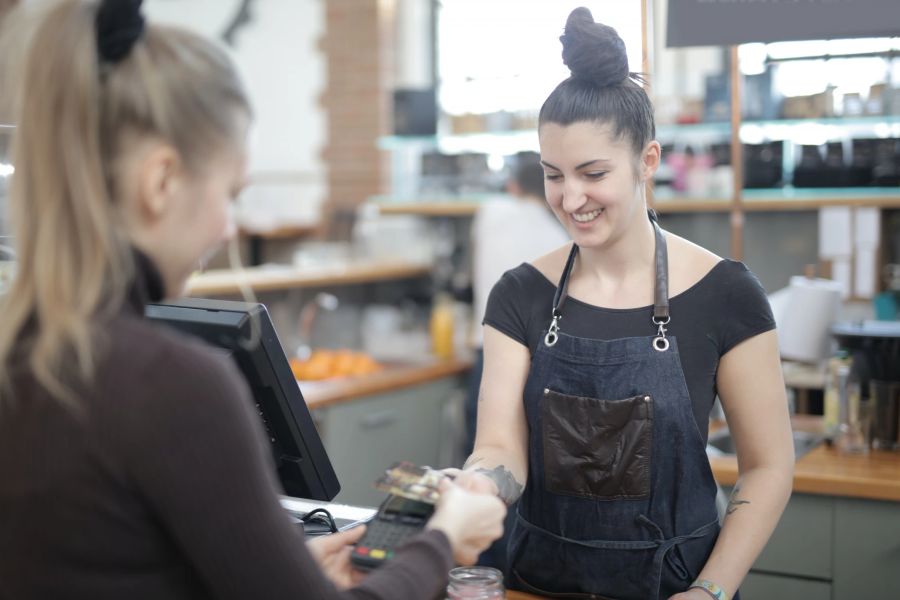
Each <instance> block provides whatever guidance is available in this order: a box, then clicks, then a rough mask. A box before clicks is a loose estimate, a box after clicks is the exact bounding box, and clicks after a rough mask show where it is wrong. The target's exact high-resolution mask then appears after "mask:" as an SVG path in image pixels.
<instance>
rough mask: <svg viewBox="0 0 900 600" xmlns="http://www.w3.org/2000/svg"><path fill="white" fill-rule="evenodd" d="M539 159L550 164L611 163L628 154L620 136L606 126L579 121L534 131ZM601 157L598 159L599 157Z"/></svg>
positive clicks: (626, 144) (547, 125)
mask: <svg viewBox="0 0 900 600" xmlns="http://www.w3.org/2000/svg"><path fill="white" fill-rule="evenodd" d="M538 138H539V140H540V145H541V159H542V160H544V161H549V162H551V163H552V162H553V158H555V159H556V160H561V161H566V162H568V161H570V160H573V161H578V160H579V159H580V158H583V157H584V156H587V155H590V156H589V158H588V159H586V160H594V159H599V158H607V159H612V158H615V157H618V156H619V155H620V154H622V153H627V152H629V150H630V147H629V145H628V141H627V139H625V137H624V136H616V135H615V128H614V127H613V125H612V124H610V123H598V122H589V121H580V122H576V123H571V124H569V125H561V124H559V123H544V124H543V125H541V128H540V130H539V131H538ZM601 155H602V156H601Z"/></svg>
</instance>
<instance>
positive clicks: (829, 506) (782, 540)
mask: <svg viewBox="0 0 900 600" xmlns="http://www.w3.org/2000/svg"><path fill="white" fill-rule="evenodd" d="M726 491H727V492H728V493H729V494H730V493H731V490H726ZM834 502H835V500H834V498H831V497H829V496H813V495H809V494H794V495H793V496H791V500H790V502H788V505H787V508H785V510H784V514H783V515H782V516H781V521H779V522H778V527H776V528H775V532H774V533H773V534H772V537H771V538H770V539H769V543H768V544H767V545H766V547H765V549H763V551H762V554H760V555H759V558H758V559H756V563H754V565H753V570H754V571H763V572H765V573H772V574H779V575H799V576H801V577H812V578H815V579H824V580H829V579H831V578H832V569H831V551H832V547H833V545H834Z"/></svg>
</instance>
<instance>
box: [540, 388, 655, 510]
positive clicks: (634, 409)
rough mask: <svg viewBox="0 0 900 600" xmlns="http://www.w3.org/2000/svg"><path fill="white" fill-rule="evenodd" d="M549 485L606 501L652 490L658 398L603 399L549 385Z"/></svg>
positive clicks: (544, 402) (545, 411)
mask: <svg viewBox="0 0 900 600" xmlns="http://www.w3.org/2000/svg"><path fill="white" fill-rule="evenodd" d="M541 416H542V420H543V446H544V478H545V483H544V486H545V488H546V489H547V491H548V492H551V493H554V494H563V495H567V496H580V497H587V498H594V499H601V500H616V499H621V498H642V497H646V496H648V495H649V494H650V453H651V448H652V446H653V399H652V398H651V397H650V396H649V395H641V396H634V397H632V398H625V399H622V400H601V399H598V398H585V397H582V396H571V395H568V394H561V393H559V392H554V391H553V390H549V389H547V390H544V395H543V397H542V399H541Z"/></svg>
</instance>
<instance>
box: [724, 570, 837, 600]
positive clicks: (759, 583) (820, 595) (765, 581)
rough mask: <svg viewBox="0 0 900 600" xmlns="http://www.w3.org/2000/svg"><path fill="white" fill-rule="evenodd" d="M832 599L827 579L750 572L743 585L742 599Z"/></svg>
mask: <svg viewBox="0 0 900 600" xmlns="http://www.w3.org/2000/svg"><path fill="white" fill-rule="evenodd" d="M801 598H802V599H803V600H830V598H831V584H830V583H828V582H827V581H813V580H810V579H795V578H793V577H786V576H782V575H768V574H762V573H750V574H749V575H747V578H746V579H745V580H744V584H743V585H742V586H741V600H798V599H801Z"/></svg>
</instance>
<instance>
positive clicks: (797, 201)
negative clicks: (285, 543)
mask: <svg viewBox="0 0 900 600" xmlns="http://www.w3.org/2000/svg"><path fill="white" fill-rule="evenodd" d="M766 192H768V190H765V191H763V190H749V191H748V190H744V193H743V195H744V197H743V199H742V201H741V210H743V211H744V212H764V211H792V210H816V209H819V208H824V207H828V206H853V207H861V206H872V207H877V208H900V188H898V190H897V193H896V194H886V193H877V194H869V195H866V194H864V193H860V194H859V195H855V194H854V193H852V192H851V193H846V192H841V191H840V190H839V189H836V190H834V192H833V193H831V194H829V193H828V192H827V191H823V190H817V191H816V193H814V194H808V195H807V194H804V193H802V192H800V193H795V194H790V193H779V192H778V190H771V196H770V197H767V194H766ZM731 207H732V203H731V200H727V199H724V198H722V199H720V198H671V199H660V198H656V199H655V201H654V204H653V208H654V209H656V211H657V212H659V213H661V214H666V213H689V212H728V211H730V210H731Z"/></svg>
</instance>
